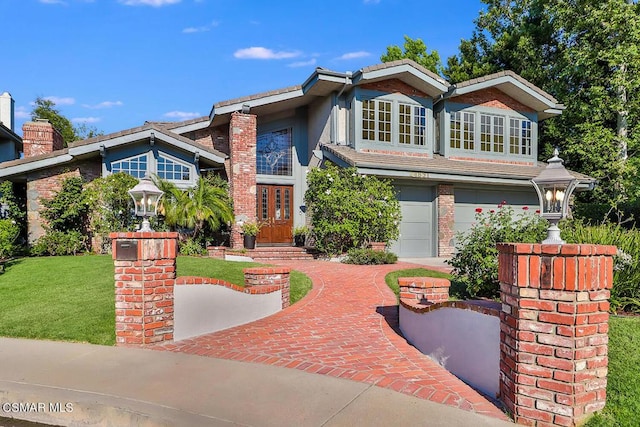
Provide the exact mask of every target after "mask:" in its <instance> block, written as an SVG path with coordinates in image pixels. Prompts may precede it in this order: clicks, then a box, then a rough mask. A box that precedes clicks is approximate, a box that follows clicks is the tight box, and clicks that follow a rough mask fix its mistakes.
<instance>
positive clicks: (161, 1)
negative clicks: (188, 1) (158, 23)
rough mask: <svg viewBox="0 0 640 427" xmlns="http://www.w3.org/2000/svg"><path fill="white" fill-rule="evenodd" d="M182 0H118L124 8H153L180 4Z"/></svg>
mask: <svg viewBox="0 0 640 427" xmlns="http://www.w3.org/2000/svg"><path fill="white" fill-rule="evenodd" d="M181 1H182V0H118V2H119V3H122V4H123V5H125V6H153V7H162V6H167V5H170V4H176V3H180V2H181Z"/></svg>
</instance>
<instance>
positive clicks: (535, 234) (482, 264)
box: [448, 202, 548, 298]
mask: <svg viewBox="0 0 640 427" xmlns="http://www.w3.org/2000/svg"><path fill="white" fill-rule="evenodd" d="M527 211H528V209H523V212H521V213H519V214H515V212H514V210H513V208H512V207H511V206H508V205H507V204H506V202H502V203H501V204H500V205H498V208H497V209H492V210H490V211H488V212H483V210H482V209H481V208H477V209H476V217H475V219H476V221H475V223H474V225H473V226H472V227H471V229H470V230H468V231H467V232H466V233H458V235H457V236H456V237H457V242H456V254H455V255H454V256H453V258H451V260H449V261H448V263H449V264H450V265H452V266H453V275H454V276H455V280H458V281H461V282H462V283H464V284H465V285H466V288H467V292H468V294H469V296H470V297H476V296H482V297H490V298H493V297H497V296H498V293H499V290H500V286H499V284H498V249H497V248H496V244H497V243H502V242H509V243H539V242H541V241H542V240H543V239H544V237H545V235H546V230H547V227H548V223H547V221H546V220H544V219H543V218H542V217H540V216H539V215H532V214H530V213H528V212H527Z"/></svg>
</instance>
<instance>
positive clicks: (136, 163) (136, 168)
mask: <svg viewBox="0 0 640 427" xmlns="http://www.w3.org/2000/svg"><path fill="white" fill-rule="evenodd" d="M148 164H149V162H148V160H147V154H142V155H140V156H135V157H129V158H127V159H122V160H120V161H118V162H111V173H116V172H126V173H128V174H129V175H131V176H132V177H134V178H144V177H145V176H147V173H148V171H149V169H148Z"/></svg>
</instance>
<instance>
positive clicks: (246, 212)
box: [229, 113, 257, 249]
mask: <svg viewBox="0 0 640 427" xmlns="http://www.w3.org/2000/svg"><path fill="white" fill-rule="evenodd" d="M256 122H257V120H256V116H255V115H252V114H242V113H232V114H231V123H230V124H229V158H230V165H231V176H230V177H229V178H230V181H229V189H230V190H231V197H232V199H233V211H234V214H235V217H236V223H234V224H233V227H232V228H231V247H232V248H234V249H240V248H242V247H243V243H242V234H241V233H240V226H239V225H238V224H237V222H238V221H245V222H246V221H255V220H256Z"/></svg>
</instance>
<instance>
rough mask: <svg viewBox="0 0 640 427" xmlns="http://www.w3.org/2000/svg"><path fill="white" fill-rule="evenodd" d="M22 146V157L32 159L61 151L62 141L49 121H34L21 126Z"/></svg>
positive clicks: (60, 135) (59, 134)
mask: <svg viewBox="0 0 640 427" xmlns="http://www.w3.org/2000/svg"><path fill="white" fill-rule="evenodd" d="M22 144H23V147H24V157H32V156H37V155H40V154H49V153H51V152H53V151H56V150H61V149H62V148H63V147H64V139H63V138H62V134H61V133H60V132H58V131H57V130H56V129H55V128H54V127H53V125H52V124H51V123H49V120H47V119H35V120H34V121H33V122H26V123H25V124H23V125H22Z"/></svg>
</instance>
